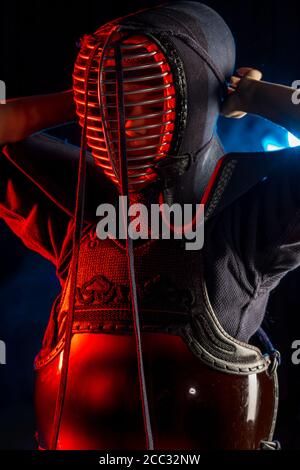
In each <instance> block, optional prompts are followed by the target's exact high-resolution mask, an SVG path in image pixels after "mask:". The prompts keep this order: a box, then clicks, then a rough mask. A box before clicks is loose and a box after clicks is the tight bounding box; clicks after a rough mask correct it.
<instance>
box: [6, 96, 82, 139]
mask: <svg viewBox="0 0 300 470" xmlns="http://www.w3.org/2000/svg"><path fill="white" fill-rule="evenodd" d="M72 119H75V105H74V102H73V91H72V90H67V91H64V92H60V93H52V94H49V95H38V96H29V97H25V98H16V99H11V100H8V101H7V102H6V104H2V105H0V145H4V144H7V143H11V142H17V141H19V140H22V139H25V138H26V137H28V136H29V135H31V134H33V133H34V132H38V131H40V130H42V129H45V128H47V127H51V126H55V125H56V124H60V123H64V122H67V121H71V120H72Z"/></svg>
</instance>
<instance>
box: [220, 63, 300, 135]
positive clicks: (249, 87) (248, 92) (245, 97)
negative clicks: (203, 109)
mask: <svg viewBox="0 0 300 470" xmlns="http://www.w3.org/2000/svg"><path fill="white" fill-rule="evenodd" d="M238 71H239V72H240V74H239V75H240V77H238V76H232V77H231V85H232V88H231V90H229V96H228V98H227V100H226V101H225V102H224V105H223V109H222V114H223V115H224V116H227V117H235V118H240V117H243V116H244V115H245V114H246V113H250V114H257V115H259V116H262V117H264V118H266V119H268V120H270V121H272V122H274V123H275V124H278V125H280V126H283V127H285V128H286V129H287V130H288V131H290V132H291V133H292V134H295V135H296V136H298V137H300V105H297V104H294V103H293V100H292V97H293V95H294V93H295V88H292V87H288V86H285V85H279V84H276V83H270V82H264V81H261V80H260V78H261V72H259V71H258V70H255V69H250V68H246V67H243V68H241V69H238ZM241 77H242V78H241Z"/></svg>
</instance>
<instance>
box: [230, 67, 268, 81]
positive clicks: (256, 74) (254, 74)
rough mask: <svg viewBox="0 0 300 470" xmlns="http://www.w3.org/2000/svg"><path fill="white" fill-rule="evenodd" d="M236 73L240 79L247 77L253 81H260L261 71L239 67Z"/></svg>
mask: <svg viewBox="0 0 300 470" xmlns="http://www.w3.org/2000/svg"><path fill="white" fill-rule="evenodd" d="M236 71H237V72H238V74H239V75H240V76H241V77H245V76H247V77H249V78H253V79H254V80H261V79H262V73H261V71H260V70H257V69H254V68H252V67H239V68H238V69H236Z"/></svg>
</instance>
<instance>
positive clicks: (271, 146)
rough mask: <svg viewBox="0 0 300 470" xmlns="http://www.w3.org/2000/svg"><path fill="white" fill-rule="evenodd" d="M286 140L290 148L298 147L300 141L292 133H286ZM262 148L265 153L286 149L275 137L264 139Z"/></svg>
mask: <svg viewBox="0 0 300 470" xmlns="http://www.w3.org/2000/svg"><path fill="white" fill-rule="evenodd" d="M286 140H287V144H288V146H289V147H298V146H299V145H300V139H298V138H297V137H295V136H294V135H293V134H292V133H291V132H287V133H286ZM262 146H263V149H264V151H265V152H272V151H274V150H281V149H284V148H286V147H285V146H283V145H282V144H281V143H280V142H279V141H278V140H277V139H276V137H274V136H271V135H267V136H266V137H264V138H263V139H262Z"/></svg>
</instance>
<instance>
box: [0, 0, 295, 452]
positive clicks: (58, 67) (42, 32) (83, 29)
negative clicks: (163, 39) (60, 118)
mask: <svg viewBox="0 0 300 470" xmlns="http://www.w3.org/2000/svg"><path fill="white" fill-rule="evenodd" d="M159 3H161V2H157V1H156V2H155V1H152V2H151V1H132V0H131V1H123V2H122V4H121V5H119V4H118V3H117V2H114V1H110V2H104V1H99V0H97V1H92V0H84V2H80V1H78V2H75V1H72V2H63V1H59V2H58V1H52V2H48V1H42V2H40V1H27V2H21V1H20V2H17V1H16V0H9V1H8V0H5V1H3V2H1V7H0V21H1V28H0V36H1V39H0V79H1V80H4V81H5V82H6V85H7V97H8V98H13V97H17V96H25V95H31V94H39V93H51V92H55V91H61V90H64V89H66V88H70V87H71V84H72V79H71V74H72V68H73V63H74V59H75V57H76V53H77V47H76V43H77V42H78V40H79V38H80V37H81V36H82V35H83V34H84V33H91V32H93V31H94V30H95V29H96V28H98V27H99V26H100V25H101V24H102V23H104V22H106V21H107V20H110V19H112V18H115V17H118V16H122V15H124V14H126V13H129V12H131V11H134V10H135V9H139V8H142V7H144V6H150V5H154V4H159ZM203 3H206V4H207V5H209V6H211V7H212V8H214V9H216V10H217V11H218V12H219V13H220V14H221V16H223V18H224V19H225V21H226V22H227V23H228V25H229V26H230V28H231V29H232V31H233V34H234V37H235V39H236V45H237V67H238V66H252V67H255V68H258V69H260V70H261V71H262V72H263V79H264V80H267V81H272V82H278V83H282V84H286V85H289V86H290V85H291V83H292V82H293V81H294V80H296V79H300V54H299V42H300V4H298V3H294V2H292V1H290V0H285V1H279V0H277V1H273V2H267V1H265V0H260V1H250V0H243V1H227V2H224V1H217V0H216V1H204V2H203ZM0 124H1V123H0ZM218 127H219V133H220V136H221V139H222V141H223V144H224V146H225V149H226V151H232V150H233V151H248V150H251V151H257V150H262V148H263V144H264V143H265V142H266V139H267V140H268V139H269V141H272V142H273V141H274V140H275V141H276V142H277V143H278V144H279V145H282V146H284V147H285V146H287V141H286V137H287V135H286V132H285V131H284V130H283V129H282V128H279V127H277V126H274V125H272V124H270V123H268V122H267V121H266V120H264V119H262V118H257V117H253V116H247V117H246V118H244V119H242V120H239V121H234V120H229V119H224V118H223V119H220V122H219V125H218ZM298 137H300V136H298ZM299 285H300V270H299V269H298V270H295V271H293V272H291V273H290V274H289V275H287V276H286V277H285V278H284V279H283V280H282V282H281V283H280V285H279V287H278V288H277V289H276V290H275V291H274V292H273V293H272V294H271V297H270V302H269V306H268V310H267V315H266V325H265V326H266V329H267V331H268V333H269V334H271V337H272V340H273V342H274V343H275V345H276V347H277V348H278V349H279V350H280V351H281V353H282V359H283V360H282V366H281V368H280V408H279V419H278V425H277V431H276V437H277V438H279V439H280V440H281V442H282V445H283V447H285V448H294V449H300V426H299V424H300V401H299V395H300V365H299V366H296V365H293V364H292V362H291V354H292V349H291V344H292V342H293V341H294V340H297V339H300V318H299V317H300V315H299V310H300V298H298V292H299ZM57 291H58V283H57V281H56V278H55V271H54V268H53V267H52V266H51V265H50V264H49V263H48V262H46V261H45V260H43V259H42V258H41V257H40V256H38V255H36V254H34V253H31V252H29V251H28V250H27V249H26V248H25V247H23V245H22V244H21V242H20V241H19V240H18V239H17V238H16V237H15V236H14V235H13V234H12V233H10V231H9V230H8V228H7V227H6V226H5V225H4V223H2V222H1V221H0V339H2V340H4V341H5V343H6V346H7V364H6V365H0V449H8V448H10V449H26V448H27V449H30V448H34V446H35V442H34V438H33V435H34V429H35V426H34V415H33V370H32V363H33V359H34V356H35V354H36V353H37V352H38V350H39V347H40V342H41V338H42V334H43V330H44V327H45V325H46V323H47V320H48V316H49V311H50V308H51V303H52V300H53V299H54V297H55V295H56V292H57Z"/></svg>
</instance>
